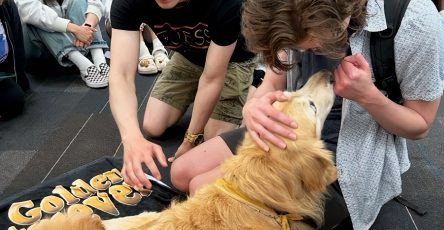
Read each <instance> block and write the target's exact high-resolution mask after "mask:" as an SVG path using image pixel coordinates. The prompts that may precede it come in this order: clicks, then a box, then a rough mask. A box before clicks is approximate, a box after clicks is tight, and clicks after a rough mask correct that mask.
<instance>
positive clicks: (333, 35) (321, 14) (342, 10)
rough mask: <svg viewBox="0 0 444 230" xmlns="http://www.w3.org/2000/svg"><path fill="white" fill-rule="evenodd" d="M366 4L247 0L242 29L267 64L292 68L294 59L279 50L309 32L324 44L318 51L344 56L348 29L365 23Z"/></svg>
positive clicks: (332, 0) (330, 0)
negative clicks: (346, 23)
mask: <svg viewBox="0 0 444 230" xmlns="http://www.w3.org/2000/svg"><path fill="white" fill-rule="evenodd" d="M366 5H367V0H355V1H350V0H245V2H244V6H243V16H242V33H243V35H244V36H245V38H246V41H247V47H248V49H249V50H251V51H252V52H254V53H259V54H261V55H262V59H263V61H264V62H265V63H266V64H268V65H270V66H273V67H275V68H277V69H280V70H289V69H291V68H292V66H293V63H285V62H283V61H282V60H280V59H279V57H278V52H279V51H282V50H284V49H287V48H290V49H293V48H296V46H297V44H299V43H301V42H302V41H303V40H304V39H306V38H307V37H308V36H311V37H312V38H315V39H317V41H319V43H320V44H321V48H320V49H319V52H318V51H317V53H320V54H323V55H327V56H329V57H331V58H342V57H343V56H344V55H345V52H344V51H345V49H344V48H345V46H346V45H347V40H348V31H347V30H348V29H352V30H355V31H357V30H361V29H362V28H363V27H364V26H365V23H366V17H367V13H366ZM347 17H350V24H349V26H348V28H347V27H345V26H344V20H345V19H346V18H347Z"/></svg>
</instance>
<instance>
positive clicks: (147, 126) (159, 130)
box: [143, 120, 167, 137]
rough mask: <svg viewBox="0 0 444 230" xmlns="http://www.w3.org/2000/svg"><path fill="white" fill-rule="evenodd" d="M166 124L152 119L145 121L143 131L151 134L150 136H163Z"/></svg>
mask: <svg viewBox="0 0 444 230" xmlns="http://www.w3.org/2000/svg"><path fill="white" fill-rule="evenodd" d="M166 128H167V127H166V126H165V125H164V124H161V123H157V124H155V122H153V121H152V120H151V121H147V120H145V121H143V131H145V133H146V134H147V135H148V136H149V137H159V136H161V135H162V134H163V133H164V132H165V130H166Z"/></svg>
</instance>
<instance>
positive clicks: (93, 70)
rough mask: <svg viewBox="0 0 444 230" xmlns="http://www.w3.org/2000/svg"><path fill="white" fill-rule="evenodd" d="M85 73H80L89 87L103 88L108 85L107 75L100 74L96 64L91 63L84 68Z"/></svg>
mask: <svg viewBox="0 0 444 230" xmlns="http://www.w3.org/2000/svg"><path fill="white" fill-rule="evenodd" d="M86 73H87V74H86V75H84V74H80V76H81V77H82V79H83V81H84V82H85V83H86V85H87V86H89V87H91V88H103V87H106V86H108V77H106V76H104V75H102V74H101V73H100V70H99V69H98V68H97V66H95V65H92V66H90V67H88V69H86Z"/></svg>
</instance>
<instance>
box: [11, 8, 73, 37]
mask: <svg viewBox="0 0 444 230" xmlns="http://www.w3.org/2000/svg"><path fill="white" fill-rule="evenodd" d="M15 3H16V5H17V8H18V11H19V15H20V18H21V19H22V21H23V23H28V24H31V25H33V26H36V27H38V28H40V29H42V30H45V31H48V32H66V27H67V26H68V23H69V19H66V18H62V17H59V16H58V15H57V13H56V12H55V11H54V10H53V9H51V7H49V6H47V5H45V4H43V3H42V2H40V1H38V0H15Z"/></svg>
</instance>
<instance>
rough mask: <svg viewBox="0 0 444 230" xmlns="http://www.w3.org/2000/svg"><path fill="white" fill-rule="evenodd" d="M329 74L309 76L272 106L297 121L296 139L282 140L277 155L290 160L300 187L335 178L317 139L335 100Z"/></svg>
mask: <svg viewBox="0 0 444 230" xmlns="http://www.w3.org/2000/svg"><path fill="white" fill-rule="evenodd" d="M332 78H333V75H332V73H331V72H329V71H320V72H318V73H316V74H315V75H313V76H312V77H311V78H310V79H309V80H308V82H307V83H306V84H305V85H304V86H303V87H302V88H301V89H299V90H297V91H296V92H293V93H287V95H289V96H290V99H289V100H288V101H286V102H277V103H275V104H274V106H275V107H276V108H277V109H279V110H280V111H282V112H284V113H286V114H287V115H289V116H291V117H292V118H293V119H294V120H295V121H296V122H297V124H298V128H296V129H295V130H294V131H295V132H296V135H297V139H296V141H293V140H288V139H287V140H286V142H287V149H286V150H284V151H282V150H280V149H278V148H276V147H271V148H272V149H271V150H270V151H271V152H272V153H273V152H279V154H278V155H280V158H283V159H285V160H286V161H288V162H293V163H292V165H293V170H294V175H296V176H299V177H300V179H301V183H302V185H303V186H304V187H306V188H307V189H309V190H313V191H322V190H324V189H325V187H326V185H328V184H330V183H331V182H333V181H334V180H336V168H335V167H334V163H333V161H332V156H331V153H330V151H328V150H326V149H324V144H323V142H322V141H321V140H320V137H321V131H322V127H323V125H324V122H325V119H326V118H327V115H328V113H329V112H330V109H331V107H332V106H333V103H334V100H335V94H334V92H333V80H332Z"/></svg>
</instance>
